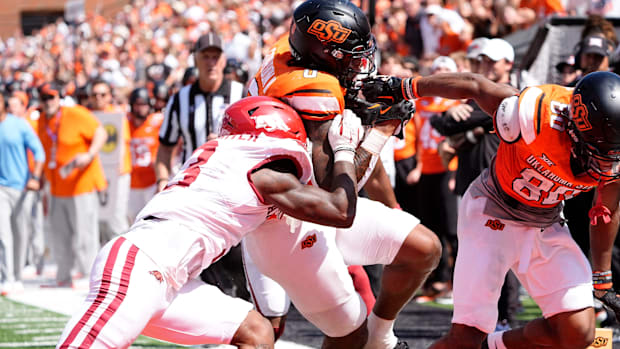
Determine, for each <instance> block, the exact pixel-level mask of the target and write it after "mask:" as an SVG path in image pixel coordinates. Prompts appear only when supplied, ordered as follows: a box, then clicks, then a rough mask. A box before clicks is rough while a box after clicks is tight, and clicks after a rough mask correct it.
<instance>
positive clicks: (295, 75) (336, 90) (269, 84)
mask: <svg viewBox="0 0 620 349" xmlns="http://www.w3.org/2000/svg"><path fill="white" fill-rule="evenodd" d="M292 59H293V57H292V56H291V50H290V47H289V43H288V35H287V36H285V37H283V38H281V39H280V40H278V41H277V42H276V44H275V45H274V47H273V48H271V50H270V51H269V53H268V54H267V56H266V57H265V59H264V60H263V64H262V66H261V68H260V70H259V71H258V73H256V76H255V77H254V80H252V82H251V83H250V87H249V89H248V94H249V95H250V96H271V97H275V98H278V99H280V100H282V101H284V102H285V103H287V104H288V105H290V106H291V107H293V108H294V109H295V110H296V111H297V113H299V116H301V118H302V119H307V120H330V119H333V118H334V116H335V115H336V114H339V113H342V111H343V110H344V92H345V89H344V88H342V87H341V86H340V83H339V82H338V79H337V78H336V77H335V76H333V75H331V74H328V73H325V72H322V71H318V70H313V69H305V68H302V67H297V66H289V62H291V61H292Z"/></svg>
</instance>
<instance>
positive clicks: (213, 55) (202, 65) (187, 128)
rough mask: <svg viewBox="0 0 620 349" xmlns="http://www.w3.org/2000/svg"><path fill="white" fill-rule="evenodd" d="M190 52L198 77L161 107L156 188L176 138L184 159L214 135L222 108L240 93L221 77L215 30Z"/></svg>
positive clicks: (222, 59) (167, 172) (166, 173)
mask: <svg viewBox="0 0 620 349" xmlns="http://www.w3.org/2000/svg"><path fill="white" fill-rule="evenodd" d="M192 52H193V54H194V65H195V66H196V68H198V80H196V82H194V83H193V84H191V85H188V86H184V87H182V88H181V90H179V92H177V93H175V94H174V95H173V96H172V97H170V99H169V100H168V104H167V105H166V108H165V109H164V121H163V123H162V125H161V128H160V130H159V143H160V146H159V150H158V152H157V159H156V160H155V174H156V175H157V191H158V192H159V191H161V190H162V189H163V188H164V187H165V186H166V184H168V179H169V178H170V177H171V176H172V175H173V173H171V172H172V170H171V168H172V153H173V150H174V148H175V146H176V145H177V144H178V143H179V140H180V139H182V140H183V141H182V142H183V144H182V148H181V152H180V155H179V156H180V158H179V159H178V160H179V161H180V162H181V163H184V162H185V161H187V159H189V157H190V156H191V155H192V153H193V152H194V150H196V148H198V147H199V146H201V145H202V144H203V143H205V142H206V141H208V140H211V139H213V138H215V137H217V134H218V131H219V128H220V126H221V121H222V118H223V116H224V110H225V109H226V107H228V105H229V104H232V103H234V102H236V101H238V100H239V99H241V97H242V96H243V85H242V84H241V83H239V82H236V81H231V80H227V79H224V68H225V67H226V56H225V55H224V52H223V49H222V39H221V38H220V37H219V36H218V35H217V34H215V33H208V34H205V35H203V36H201V37H200V38H198V41H196V43H195V44H194V48H193V50H192Z"/></svg>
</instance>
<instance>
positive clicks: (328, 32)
mask: <svg viewBox="0 0 620 349" xmlns="http://www.w3.org/2000/svg"><path fill="white" fill-rule="evenodd" d="M308 33H310V34H313V35H315V36H316V37H317V38H318V39H319V40H321V41H328V42H329V41H333V42H335V43H337V44H342V43H343V42H344V41H345V40H346V39H347V38H348V37H349V34H351V29H347V28H345V27H343V26H342V24H340V23H338V22H337V21H335V20H333V19H332V20H330V21H327V22H326V21H324V20H322V19H317V20H315V21H314V22H312V25H311V26H310V28H308Z"/></svg>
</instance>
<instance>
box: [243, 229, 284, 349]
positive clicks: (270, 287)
mask: <svg viewBox="0 0 620 349" xmlns="http://www.w3.org/2000/svg"><path fill="white" fill-rule="evenodd" d="M241 251H242V256H243V268H244V271H245V276H246V280H247V284H248V290H249V291H250V295H251V297H252V302H253V303H254V306H255V307H256V310H257V311H258V312H259V313H261V314H262V315H263V316H264V317H266V318H267V319H268V320H269V322H271V326H272V327H273V333H274V337H275V340H276V341H277V340H278V338H280V336H282V334H283V333H284V328H285V324H286V314H287V313H288V309H289V307H290V305H291V300H290V299H289V297H288V295H287V294H286V291H285V290H284V288H282V286H280V284H278V283H277V282H275V281H274V280H273V279H271V278H269V277H267V276H266V275H265V274H263V273H261V272H260V270H259V269H258V267H257V266H256V264H255V263H254V260H252V256H250V254H249V253H248V251H247V248H246V246H245V239H244V240H242V241H241Z"/></svg>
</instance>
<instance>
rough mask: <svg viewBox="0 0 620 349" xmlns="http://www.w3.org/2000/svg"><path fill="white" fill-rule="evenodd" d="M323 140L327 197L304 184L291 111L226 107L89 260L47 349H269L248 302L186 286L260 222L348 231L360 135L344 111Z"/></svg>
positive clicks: (301, 144) (268, 101)
mask: <svg viewBox="0 0 620 349" xmlns="http://www.w3.org/2000/svg"><path fill="white" fill-rule="evenodd" d="M328 133H329V135H328V139H329V143H330V146H331V148H332V149H333V150H334V155H333V157H334V159H335V164H334V174H335V175H336V178H335V180H334V181H333V183H332V186H331V187H330V191H326V190H323V189H320V188H318V187H316V186H310V185H305V184H306V183H307V182H308V181H309V179H310V177H311V176H312V164H311V161H310V156H309V154H308V152H307V151H306V133H305V130H304V128H303V124H302V123H301V120H300V119H299V116H298V115H297V113H296V112H295V111H294V110H293V109H292V108H291V107H289V106H287V105H286V104H284V103H282V102H280V101H278V100H275V99H273V98H269V97H248V98H246V99H243V100H240V101H239V102H236V103H234V104H232V105H231V106H230V107H229V108H228V109H227V110H226V112H225V117H224V122H223V126H222V130H221V131H220V137H219V138H218V139H217V140H213V141H210V142H207V143H205V144H204V145H202V146H201V147H199V148H198V149H197V150H196V151H195V152H194V154H193V155H192V157H191V158H190V159H189V160H188V161H187V162H186V163H185V164H184V165H183V167H182V169H181V171H180V172H179V173H178V174H177V175H176V176H175V177H174V178H173V179H172V180H171V181H170V183H169V184H168V185H167V187H166V188H165V189H164V190H163V191H162V192H160V193H158V194H157V195H156V196H155V197H154V198H153V199H152V200H151V201H150V202H149V203H148V204H147V205H146V207H145V208H144V209H143V210H142V211H141V212H140V213H139V215H138V218H137V220H136V223H135V224H134V225H133V226H132V227H131V229H130V230H129V232H127V233H126V234H124V235H122V236H119V237H117V238H115V239H113V240H112V241H110V242H109V243H108V244H106V245H105V246H104V247H103V248H102V250H101V251H100V252H99V255H98V256H97V259H96V261H95V263H94V265H93V269H92V273H91V279H90V292H89V294H88V296H87V298H86V300H85V301H84V303H83V305H82V307H81V309H80V310H79V311H78V312H77V313H76V314H75V315H74V316H73V317H72V318H71V319H70V320H69V322H68V324H67V325H66V327H65V330H64V331H63V334H62V336H61V338H60V341H59V344H58V348H90V347H95V348H127V347H129V345H130V344H131V343H132V342H133V341H134V340H135V339H136V337H138V335H139V334H140V333H142V334H145V335H147V336H150V337H154V338H158V339H162V340H165V341H169V342H173V343H178V344H185V345H195V344H209V343H225V344H231V345H235V346H237V347H239V348H244V349H250V348H273V343H274V337H273V330H272V328H271V326H270V324H269V322H268V321H267V320H266V319H265V318H263V317H262V316H261V315H260V314H259V313H258V312H256V311H255V310H252V304H250V303H248V302H246V301H244V300H242V299H239V298H232V297H229V296H227V295H225V294H224V293H222V292H221V291H219V289H218V288H216V287H215V286H212V285H208V284H205V283H202V282H200V281H197V280H195V279H194V278H195V277H196V276H198V274H199V273H200V271H201V270H203V269H205V268H206V267H208V266H209V265H210V264H212V263H213V262H214V261H216V260H217V259H219V258H220V257H221V256H223V255H224V254H225V253H226V252H227V251H228V250H229V249H230V248H231V247H232V246H234V245H236V244H238V243H239V241H240V240H241V239H242V238H243V236H244V235H246V234H247V233H248V232H250V231H252V230H253V229H254V228H255V227H257V226H258V225H260V224H261V223H263V222H264V221H265V220H267V219H268V218H269V217H272V216H281V215H282V214H284V213H285V214H287V215H288V216H290V217H296V218H298V219H304V220H308V221H314V222H317V221H319V222H322V223H324V224H329V225H333V226H338V227H347V226H350V225H351V224H352V222H353V217H354V215H355V203H356V185H355V181H354V179H355V169H354V165H353V158H354V156H355V149H356V147H357V145H358V143H359V140H360V137H361V136H362V134H363V129H362V127H361V125H360V122H359V119H357V118H356V117H355V116H354V115H352V114H351V113H344V114H342V115H339V116H337V117H336V118H335V119H334V123H333V126H332V127H330V129H329V131H328Z"/></svg>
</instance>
